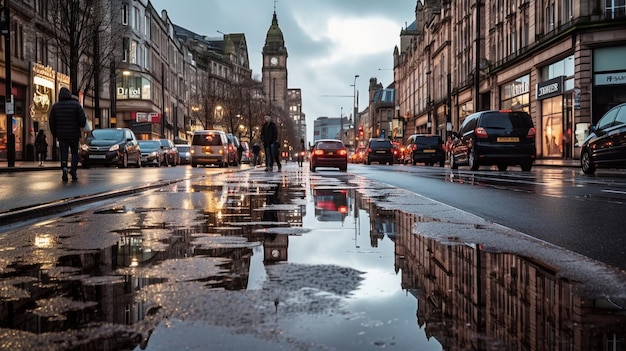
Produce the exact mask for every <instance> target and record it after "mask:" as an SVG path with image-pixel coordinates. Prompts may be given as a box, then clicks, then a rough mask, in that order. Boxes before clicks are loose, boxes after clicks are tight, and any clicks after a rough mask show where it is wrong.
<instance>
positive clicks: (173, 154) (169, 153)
mask: <svg viewBox="0 0 626 351" xmlns="http://www.w3.org/2000/svg"><path fill="white" fill-rule="evenodd" d="M159 142H160V143H161V148H162V149H163V150H164V151H165V164H164V166H168V165H169V166H172V167H176V166H177V165H179V164H180V154H179V153H178V149H177V148H176V145H174V142H173V141H171V140H169V139H159Z"/></svg>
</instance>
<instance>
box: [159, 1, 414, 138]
mask: <svg viewBox="0 0 626 351" xmlns="http://www.w3.org/2000/svg"><path fill="white" fill-rule="evenodd" d="M151 2H152V5H153V6H154V8H155V9H156V10H157V11H159V12H160V11H161V10H166V11H167V13H168V15H169V17H170V19H171V21H172V22H173V23H175V24H176V25H179V26H181V27H183V28H186V29H188V30H191V31H193V32H195V33H198V34H201V35H206V36H208V37H220V36H221V34H220V33H219V32H223V33H244V34H245V36H246V42H247V44H248V55H249V60H250V68H251V69H252V72H253V73H252V74H253V76H254V77H255V78H257V79H260V78H261V67H262V59H263V56H262V50H263V45H264V43H265V35H266V34H267V30H268V29H269V27H270V25H271V23H272V14H273V12H274V0H151ZM415 5H416V0H278V1H276V14H277V16H278V25H279V26H280V28H281V30H282V32H283V36H284V39H285V46H286V47H287V52H288V54H289V57H288V58H287V74H288V85H289V86H288V87H289V88H300V89H302V100H303V101H302V105H303V106H302V112H304V113H305V114H306V116H307V136H308V140H309V141H312V140H313V139H312V137H313V121H314V120H315V119H316V118H317V117H320V116H328V117H339V115H340V113H341V108H342V107H343V114H344V116H350V114H351V113H352V106H353V99H352V95H353V91H354V88H353V87H352V86H351V85H352V84H353V83H354V76H355V75H357V74H358V75H359V78H357V81H356V88H357V90H358V91H359V94H358V95H359V111H362V110H363V109H364V108H365V107H366V104H367V99H368V98H367V89H368V85H369V80H370V78H377V80H378V82H379V83H381V84H382V85H383V87H387V86H388V85H390V84H392V83H393V70H392V68H393V50H394V48H395V47H396V46H399V45H400V31H401V30H402V29H403V28H405V27H406V25H407V24H411V23H412V22H413V20H414V18H415ZM218 31H219V32H218ZM328 95H331V96H328ZM332 95H349V96H350V97H335V96H332Z"/></svg>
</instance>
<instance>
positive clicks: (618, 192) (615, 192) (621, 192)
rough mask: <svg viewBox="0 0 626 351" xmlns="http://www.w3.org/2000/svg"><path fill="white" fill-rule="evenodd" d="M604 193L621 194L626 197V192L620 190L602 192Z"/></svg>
mask: <svg viewBox="0 0 626 351" xmlns="http://www.w3.org/2000/svg"><path fill="white" fill-rule="evenodd" d="M602 192H605V193H611V194H620V195H626V191H619V190H607V189H605V190H602Z"/></svg>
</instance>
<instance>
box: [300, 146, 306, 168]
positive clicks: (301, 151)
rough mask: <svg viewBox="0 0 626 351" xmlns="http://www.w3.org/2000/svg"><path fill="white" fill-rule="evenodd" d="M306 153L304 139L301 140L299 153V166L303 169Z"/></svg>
mask: <svg viewBox="0 0 626 351" xmlns="http://www.w3.org/2000/svg"><path fill="white" fill-rule="evenodd" d="M305 153H306V147H305V146H304V139H300V150H299V152H298V166H300V167H302V162H304V154H305Z"/></svg>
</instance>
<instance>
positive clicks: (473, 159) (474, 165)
mask: <svg viewBox="0 0 626 351" xmlns="http://www.w3.org/2000/svg"><path fill="white" fill-rule="evenodd" d="M467 157H468V160H467V163H468V165H469V167H470V169H471V170H472V171H477V170H478V168H479V167H480V165H479V164H478V158H477V155H476V152H475V151H474V150H473V149H472V150H470V151H469V155H468V156H467Z"/></svg>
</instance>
